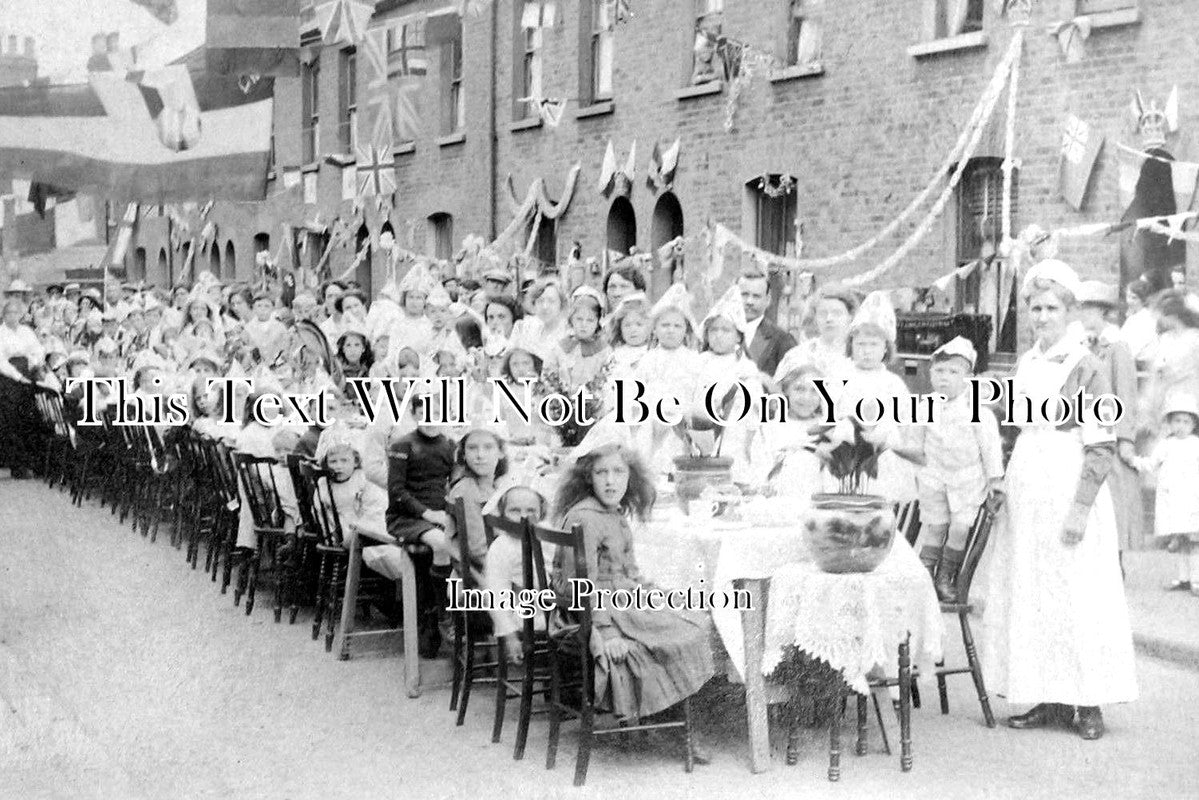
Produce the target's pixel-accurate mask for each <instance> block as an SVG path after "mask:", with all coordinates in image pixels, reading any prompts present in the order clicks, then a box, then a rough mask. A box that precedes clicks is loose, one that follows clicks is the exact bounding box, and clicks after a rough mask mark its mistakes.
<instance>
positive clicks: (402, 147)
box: [391, 142, 416, 158]
mask: <svg viewBox="0 0 1199 800" xmlns="http://www.w3.org/2000/svg"><path fill="white" fill-rule="evenodd" d="M415 152H416V142H404V143H403V144H397V145H396V146H395V147H394V148H392V151H391V155H392V157H393V158H394V157H395V156H406V155H411V154H412V153H415Z"/></svg>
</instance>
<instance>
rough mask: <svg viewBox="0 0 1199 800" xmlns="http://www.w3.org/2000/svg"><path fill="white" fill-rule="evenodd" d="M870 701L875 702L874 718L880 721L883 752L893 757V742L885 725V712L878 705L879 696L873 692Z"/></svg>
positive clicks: (879, 731)
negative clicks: (888, 736)
mask: <svg viewBox="0 0 1199 800" xmlns="http://www.w3.org/2000/svg"><path fill="white" fill-rule="evenodd" d="M870 699H871V700H873V701H874V718H875V719H877V720H878V733H879V737H880V738H881V739H882V740H883V752H884V753H886V754H887V755H891V740H890V739H888V738H887V726H886V725H885V724H884V723H883V710H882V708H881V707H879V704H878V694H877V693H875V692H871V693H870Z"/></svg>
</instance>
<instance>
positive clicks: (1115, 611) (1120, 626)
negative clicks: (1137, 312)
mask: <svg viewBox="0 0 1199 800" xmlns="http://www.w3.org/2000/svg"><path fill="white" fill-rule="evenodd" d="M1078 288H1079V281H1078V277H1077V276H1076V275H1075V274H1074V271H1073V270H1072V269H1071V268H1070V267H1069V266H1067V265H1066V264H1064V263H1062V262H1060V261H1052V260H1051V261H1042V262H1041V263H1039V264H1037V265H1036V266H1034V267H1033V268H1032V269H1031V270H1030V272H1029V274H1028V276H1027V277H1026V279H1025V282H1024V290H1023V296H1024V298H1025V303H1026V308H1027V309H1028V312H1029V318H1030V320H1031V321H1032V325H1033V332H1034V334H1035V335H1036V336H1037V340H1036V343H1035V344H1034V345H1033V346H1032V349H1030V350H1029V351H1028V352H1027V353H1025V354H1024V356H1022V357H1021V359H1020V363H1019V365H1018V367H1017V370H1016V377H1015V388H1016V393H1017V399H1019V396H1020V395H1027V396H1028V397H1030V398H1032V399H1033V407H1034V408H1038V407H1039V406H1040V402H1041V400H1042V399H1045V398H1052V397H1056V396H1058V395H1061V396H1063V397H1065V398H1073V397H1074V395H1075V394H1076V393H1077V391H1078V390H1079V389H1080V388H1081V389H1085V390H1086V391H1087V392H1088V393H1090V394H1091V395H1098V394H1101V393H1104V392H1107V391H1109V386H1108V380H1107V376H1106V374H1105V373H1104V371H1103V368H1102V366H1101V365H1100V364H1099V362H1098V361H1097V360H1096V359H1095V358H1094V356H1093V355H1091V353H1090V352H1089V351H1088V350H1087V348H1086V347H1085V346H1084V345H1083V344H1081V343H1080V342H1078V341H1077V339H1076V338H1074V337H1071V336H1068V335H1066V330H1067V320H1068V316H1069V313H1070V310H1071V309H1072V308H1073V306H1074V305H1075V301H1076V297H1077V294H1078ZM1019 407H1020V406H1019V405H1018V406H1017V408H1019ZM1084 416H1090V418H1091V419H1093V416H1091V415H1084ZM1083 421H1084V422H1086V420H1085V419H1084V420H1083ZM1079 422H1080V421H1079V418H1078V415H1077V414H1075V415H1074V416H1073V418H1071V419H1068V420H1067V421H1066V422H1064V423H1062V424H1061V425H1054V424H1052V423H1051V422H1034V424H1031V425H1023V426H1022V430H1021V432H1020V437H1019V439H1017V441H1016V446H1015V449H1014V450H1013V452H1012V458H1011V461H1010V463H1009V464H1008V468H1007V504H1006V508H1005V512H1004V513H1002V514H1001V515H1000V518H999V521H998V524H997V526H996V529H995V533H994V536H993V538H992V544H991V547H990V551H989V558H990V562H991V563H990V564H989V565H987V566H988V568H987V570H986V571H987V573H988V578H989V579H988V581H987V586H986V589H985V592H984V597H985V598H986V600H985V602H986V605H985V611H984V614H983V628H982V637H981V642H980V656H981V658H982V660H983V667H984V674H985V675H986V677H987V681H988V683H990V684H991V685H992V686H993V687H994V688H995V690H996V692H997V693H998V694H1000V695H1002V696H1004V697H1006V698H1007V700H1008V702H1010V703H1013V704H1030V703H1031V704H1035V705H1034V706H1033V708H1032V709H1031V710H1030V711H1028V712H1026V713H1024V714H1020V715H1017V716H1013V717H1011V718H1009V719H1008V725H1009V726H1010V727H1013V728H1019V729H1024V728H1040V727H1050V726H1061V727H1066V728H1073V729H1074V730H1076V731H1077V732H1078V734H1079V735H1080V736H1081V737H1082V738H1083V739H1098V738H1099V737H1100V736H1102V735H1103V733H1104V726H1103V717H1102V714H1101V712H1100V706H1103V705H1107V704H1109V703H1122V702H1129V701H1132V700H1135V699H1136V698H1137V685H1136V676H1135V668H1134V661H1133V647H1132V633H1131V629H1130V627H1129V623H1128V608H1127V605H1126V603H1125V598H1124V586H1123V582H1122V580H1121V576H1120V565H1119V557H1118V541H1117V534H1116V520H1115V515H1114V512H1113V510H1112V502H1111V497H1110V494H1109V491H1108V487H1107V486H1106V485H1105V480H1106V477H1107V473H1108V471H1109V470H1110V468H1111V462H1112V459H1113V457H1114V451H1115V437H1114V436H1113V435H1112V434H1111V432H1110V431H1109V430H1106V429H1103V428H1100V427H1099V426H1098V425H1095V424H1090V423H1088V424H1079ZM1075 709H1077V712H1078V721H1077V723H1075V721H1074V713H1075Z"/></svg>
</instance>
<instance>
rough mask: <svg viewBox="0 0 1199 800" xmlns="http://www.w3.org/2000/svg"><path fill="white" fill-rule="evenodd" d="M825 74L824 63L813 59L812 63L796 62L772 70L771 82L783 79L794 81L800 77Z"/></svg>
mask: <svg viewBox="0 0 1199 800" xmlns="http://www.w3.org/2000/svg"><path fill="white" fill-rule="evenodd" d="M823 74H824V65H823V64H821V63H820V62H819V61H813V62H812V63H811V64H794V65H792V66H790V67H783V68H782V69H774V70H771V71H770V82H771V83H782V82H783V81H793V80H797V79H799V78H815V77H817V76H819V75H823Z"/></svg>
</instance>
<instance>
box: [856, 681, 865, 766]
mask: <svg viewBox="0 0 1199 800" xmlns="http://www.w3.org/2000/svg"><path fill="white" fill-rule="evenodd" d="M857 700H858V703H857V706H858V742H857V747H856V748H855V752H857V754H858V755H859V756H864V755H866V716H867V715H866V695H864V694H859V695H857Z"/></svg>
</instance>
